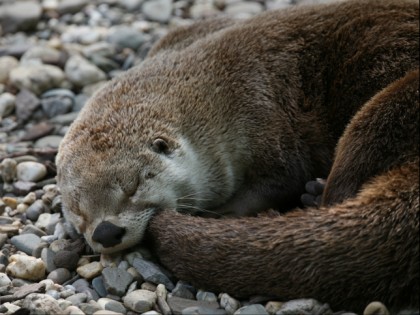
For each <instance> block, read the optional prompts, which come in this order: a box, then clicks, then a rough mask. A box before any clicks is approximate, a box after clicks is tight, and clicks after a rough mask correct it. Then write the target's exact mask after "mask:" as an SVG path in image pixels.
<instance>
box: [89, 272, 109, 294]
mask: <svg viewBox="0 0 420 315" xmlns="http://www.w3.org/2000/svg"><path fill="white" fill-rule="evenodd" d="M92 286H93V288H94V289H95V291H96V292H97V293H98V295H99V296H100V297H105V296H106V295H107V294H108V293H107V292H106V289H105V285H104V282H103V280H102V276H99V277H96V278H94V279H93V280H92Z"/></svg>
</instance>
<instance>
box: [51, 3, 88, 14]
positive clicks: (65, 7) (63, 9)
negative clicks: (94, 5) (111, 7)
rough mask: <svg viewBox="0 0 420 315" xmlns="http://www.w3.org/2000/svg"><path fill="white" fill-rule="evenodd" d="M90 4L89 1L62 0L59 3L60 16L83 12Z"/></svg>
mask: <svg viewBox="0 0 420 315" xmlns="http://www.w3.org/2000/svg"><path fill="white" fill-rule="evenodd" d="M88 4H89V1H88V0H61V1H59V2H58V6H57V11H58V13H60V14H67V13H70V14H74V13H77V12H80V11H82V10H83V8H84V7H85V6H86V5H88Z"/></svg>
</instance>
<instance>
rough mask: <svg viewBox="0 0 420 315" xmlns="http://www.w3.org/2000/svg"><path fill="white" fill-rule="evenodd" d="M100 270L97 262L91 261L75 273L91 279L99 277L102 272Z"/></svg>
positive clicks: (100, 267) (100, 266)
mask: <svg viewBox="0 0 420 315" xmlns="http://www.w3.org/2000/svg"><path fill="white" fill-rule="evenodd" d="M102 269H103V267H102V265H101V264H100V263H99V262H97V261H93V262H91V263H89V264H86V265H83V266H80V267H79V268H77V270H76V271H77V273H78V274H79V275H80V276H81V277H83V278H86V279H92V278H95V277H97V276H99V275H100V274H101V272H102Z"/></svg>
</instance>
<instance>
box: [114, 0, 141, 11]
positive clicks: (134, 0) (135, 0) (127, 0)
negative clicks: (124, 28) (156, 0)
mask: <svg viewBox="0 0 420 315" xmlns="http://www.w3.org/2000/svg"><path fill="white" fill-rule="evenodd" d="M143 2H144V0H120V1H119V5H120V6H121V7H123V8H124V9H126V10H127V11H133V10H137V9H139V8H140V7H141V5H142V3H143Z"/></svg>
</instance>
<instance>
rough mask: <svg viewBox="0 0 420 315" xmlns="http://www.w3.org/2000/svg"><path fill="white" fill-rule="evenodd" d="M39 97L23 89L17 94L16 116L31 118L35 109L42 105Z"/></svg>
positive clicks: (20, 118)
mask: <svg viewBox="0 0 420 315" xmlns="http://www.w3.org/2000/svg"><path fill="white" fill-rule="evenodd" d="M40 104H41V101H40V100H39V98H38V97H37V96H36V95H35V94H34V93H32V92H31V91H29V90H27V89H23V90H22V89H21V91H20V92H19V93H18V94H17V95H16V116H17V117H18V119H19V120H22V121H25V120H27V119H29V118H30V117H31V116H32V114H33V113H34V112H35V110H36V109H37V108H38V107H39V106H40Z"/></svg>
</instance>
